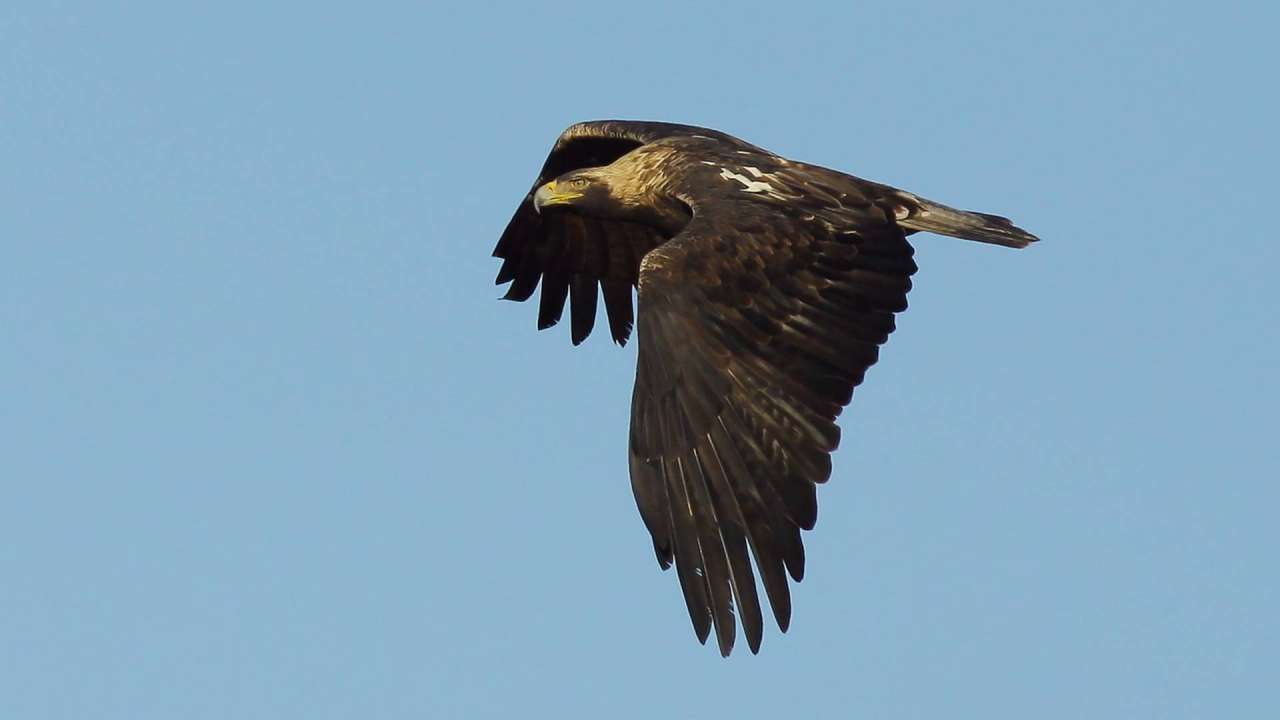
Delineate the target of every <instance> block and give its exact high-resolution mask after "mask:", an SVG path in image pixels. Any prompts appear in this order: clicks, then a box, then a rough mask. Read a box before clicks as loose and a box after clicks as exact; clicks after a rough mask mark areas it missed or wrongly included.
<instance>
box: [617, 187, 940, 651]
mask: <svg viewBox="0 0 1280 720" xmlns="http://www.w3.org/2000/svg"><path fill="white" fill-rule="evenodd" d="M741 205H742V206H741V207H732V208H730V207H720V208H718V210H717V209H716V208H712V209H710V210H708V209H706V208H700V209H697V210H695V215H694V219H693V220H692V221H691V222H690V223H689V225H688V226H686V228H685V229H684V231H683V232H681V233H680V234H679V235H677V236H676V237H675V238H674V239H672V240H671V241H669V242H667V243H666V244H664V245H662V246H661V247H659V248H657V249H656V250H653V251H652V252H650V253H649V254H648V255H647V256H646V257H645V259H644V262H643V265H642V270H641V273H640V283H639V287H640V293H639V297H640V313H639V322H638V329H637V332H638V334H639V338H640V350H639V358H638V365H637V370H636V385H635V391H634V396H633V400H632V411H631V441H630V467H631V481H632V489H633V491H634V493H635V497H636V502H637V505H638V506H639V509H640V513H641V515H642V516H643V518H644V521H645V524H646V526H647V527H648V529H649V532H650V533H651V534H652V536H653V543H654V548H655V550H656V552H657V555H658V561H659V563H660V564H661V565H662V566H663V567H664V568H665V567H668V566H669V565H670V564H671V562H672V561H673V560H674V562H675V565H676V571H677V574H678V575H679V578H680V584H681V586H682V587H683V590H684V596H685V601H686V604H687V605H688V609H689V614H690V617H691V618H692V620H693V626H694V631H695V633H696V634H697V636H698V638H699V640H701V641H703V642H705V641H706V638H707V636H708V634H709V632H710V629H711V627H712V626H713V625H714V627H715V629H716V635H717V639H718V641H719V646H720V651H721V653H722V654H725V655H727V654H728V653H729V651H730V650H731V649H732V647H733V643H734V637H735V634H736V631H735V612H734V607H735V606H736V608H737V613H736V615H737V619H739V620H740V621H741V622H742V625H743V629H744V632H745V634H746V637H747V641H748V643H749V646H750V648H751V650H752V652H756V651H757V650H758V648H759V646H760V640H761V635H762V619H761V609H760V602H759V599H758V596H757V593H756V586H755V580H754V577H753V575H752V567H751V563H750V561H749V559H748V554H747V553H748V548H750V549H751V551H752V553H753V554H754V556H755V564H756V567H757V568H758V570H759V572H760V575H761V579H762V582H763V585H764V588H765V591H766V593H767V595H768V597H769V600H770V603H771V605H772V606H773V613H774V616H775V618H776V619H777V622H778V625H779V627H780V628H781V629H782V630H783V631H785V630H786V628H787V626H788V624H789V622H790V617H791V598H790V591H789V588H788V584H787V579H786V572H788V571H789V573H790V575H791V577H792V578H793V579H795V580H797V581H798V580H800V578H801V577H802V576H803V573H804V548H803V545H802V544H801V540H800V530H801V529H810V528H812V527H813V525H814V522H815V521H816V520H817V499H816V487H815V485H816V484H817V483H821V482H824V481H825V480H826V479H827V478H828V477H829V475H830V473H831V459H830V454H831V451H832V450H834V449H835V447H836V445H837V443H838V442H839V429H838V428H837V427H836V424H835V420H836V416H837V415H839V413H840V411H841V409H842V408H843V407H844V406H845V405H846V404H847V403H848V402H849V400H850V398H851V396H852V393H853V389H854V387H855V386H856V385H858V384H859V383H860V382H861V381H862V378H863V374H864V373H865V372H866V370H867V368H868V367H870V366H871V365H872V364H873V363H874V362H875V361H876V358H877V356H878V351H879V346H880V345H881V344H882V343H883V342H884V341H885V340H886V339H887V338H888V336H889V333H890V332H892V331H893V328H894V313H896V312H898V311H900V310H903V309H905V308H906V305H907V291H908V290H909V289H910V287H911V280H910V276H911V274H912V273H914V272H915V269H916V265H915V262H914V261H913V259H912V254H913V251H912V248H911V246H910V245H909V244H908V243H907V241H906V239H905V237H904V235H903V232H902V230H901V229H900V228H899V227H897V225H896V224H894V223H893V222H892V221H891V220H888V219H886V218H884V217H883V215H881V216H879V219H876V218H875V217H873V213H868V215H867V219H866V220H865V222H861V221H860V222H858V223H857V224H855V225H854V226H846V227H838V228H832V227H831V226H830V225H826V224H824V223H822V222H820V221H817V220H815V219H814V217H813V216H812V215H809V216H807V220H806V216H804V215H794V214H788V213H779V212H773V211H771V210H770V209H769V208H768V207H767V206H764V205H760V204H753V203H745V202H744V203H741ZM784 568H785V570H784Z"/></svg>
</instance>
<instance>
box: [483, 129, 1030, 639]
mask: <svg viewBox="0 0 1280 720" xmlns="http://www.w3.org/2000/svg"><path fill="white" fill-rule="evenodd" d="M921 230H926V231H930V232H935V233H940V234H942V235H950V236H953V237H958V238H965V239H968V240H977V241H980V242H986V243H994V244H996V245H1003V246H1005V247H1011V248H1021V247H1025V246H1026V245H1027V244H1029V243H1032V242H1034V241H1035V240H1036V239H1037V238H1036V237H1035V236H1034V235H1031V234H1030V233H1027V232H1025V231H1023V230H1022V229H1020V228H1017V227H1015V226H1014V225H1013V224H1012V223H1011V222H1010V221H1009V220H1008V219H1006V218H1003V217H998V216H995V215H987V214H983V213H975V212H966V211H963V210H956V209H954V208H950V207H947V206H945V205H941V204H938V203H935V202H932V201H929V200H926V199H924V198H921V197H919V196H917V195H913V194H912V193H909V192H906V191H903V190H898V189H896V188H892V187H889V186H887V185H880V184H878V183H874V182H869V181H867V180H862V179H860V178H856V177H853V176H850V175H845V174H844V173H840V172H836V171H834V170H828V169H827V168H823V167H818V166H816V165H809V164H807V163H802V162H796V161H794V160H787V159H785V158H781V157H778V156H777V155H774V154H773V153H771V152H768V151H767V150H763V149H761V148H758V147H756V146H754V145H750V144H748V143H745V142H743V141H741V140H738V139H737V138H734V137H731V136H729V135H726V134H724V133H721V132H717V131H715V130H708V129H705V128H699V127H692V126H688V125H675V124H670V123H658V122H630V121H614V120H606V121H599V122H585V123H579V124H577V125H573V126H571V127H569V128H568V129H567V130H565V131H564V133H562V134H561V135H560V137H559V139H557V140H556V143H555V146H554V147H553V148H552V149H551V154H550V155H549V156H548V157H547V160H546V163H545V164H544V165H543V166H542V172H541V173H540V174H539V175H538V179H537V180H536V181H535V182H534V184H533V188H532V189H531V190H530V191H529V194H528V195H526V196H525V198H524V201H523V202H521V203H520V207H519V208H518V209H517V210H516V213H515V216H514V217H513V218H512V219H511V222H510V223H509V224H508V225H507V228H506V230H505V231H504V232H503V233H502V238H501V239H500V240H499V241H498V246H497V248H496V249H495V250H494V252H493V254H494V256H495V257H498V258H501V259H502V268H501V270H499V271H498V279H497V282H498V283H499V284H501V283H506V282H510V283H511V286H510V288H509V289H508V291H507V293H506V295H505V298H506V299H509V300H526V299H528V298H529V297H530V296H531V295H532V294H533V291H534V290H535V289H536V288H537V286H538V284H539V283H541V284H542V294H541V297H540V299H539V306H538V327H539V329H542V328H548V327H551V326H552V325H555V324H556V323H557V322H558V321H559V320H560V317H561V315H562V313H563V311H564V307H565V301H566V300H568V301H569V327H570V333H571V336H572V339H573V343H574V344H575V345H576V344H578V343H580V342H582V341H583V340H584V339H585V338H586V337H587V335H588V334H589V333H590V332H591V329H592V326H593V325H594V324H595V317H596V306H597V298H598V296H600V295H603V296H604V307H605V314H606V315H607V317H608V322H609V331H610V333H611V334H612V336H613V339H614V341H615V342H617V343H618V344H620V345H621V344H623V343H625V342H626V341H627V338H628V336H629V335H630V333H631V326H632V321H633V318H635V319H636V322H637V326H638V329H637V332H638V334H639V337H640V350H639V359H638V362H637V368H636V383H635V390H634V394H633V396H632V401H631V441H630V453H629V454H630V472H631V487H632V491H633V492H634V493H635V498H636V504H637V505H638V506H639V509H640V516H641V517H642V518H643V520H644V524H645V526H646V527H647V528H648V530H649V533H650V534H651V535H652V536H653V547H654V550H655V552H656V553H657V555H658V564H659V565H661V566H662V567H663V568H664V569H665V568H668V567H670V566H671V564H672V562H674V563H675V566H676V573H677V575H678V576H679V578H680V586H681V587H682V588H683V591H684V599H685V603H686V604H687V605H688V608H689V616H690V617H691V618H692V620H693V629H694V632H695V633H696V634H697V637H698V640H699V641H700V642H703V643H705V642H706V640H707V636H708V635H709V634H710V632H711V628H712V627H714V628H715V631H716V639H717V640H718V642H719V645H720V653H721V654H722V655H726V656H727V655H728V654H729V652H730V650H732V648H733V643H734V638H735V635H736V630H735V625H736V623H737V622H741V623H742V627H743V631H744V633H745V635H746V637H747V643H748V645H749V646H750V648H751V651H752V652H753V653H755V652H758V651H759V648H760V639H761V635H762V633H763V619H762V613H761V609H760V598H759V596H758V594H757V590H756V581H755V577H754V574H753V570H752V564H751V560H750V559H749V558H748V550H749V551H750V553H751V555H753V556H754V558H755V569H756V571H758V572H759V574H760V579H761V581H762V585H763V586H764V591H765V594H766V595H767V596H768V598H769V603H770V605H772V607H773V615H774V617H775V618H776V619H777V622H778V627H779V628H780V629H781V630H782V631H783V632H786V630H787V626H788V625H789V624H790V621H791V594H790V590H789V588H788V584H787V577H786V576H787V575H788V574H789V575H790V576H791V578H792V579H793V580H795V581H796V582H799V581H800V579H801V578H802V577H803V576H804V546H803V545H802V544H801V540H800V531H801V530H810V529H812V528H813V526H814V522H815V521H816V520H817V512H818V511H817V507H818V506H817V492H816V491H817V485H818V484H819V483H822V482H825V481H826V480H827V478H828V477H829V476H830V475H831V452H832V451H833V450H835V449H836V446H837V445H838V444H839V441H840V430H839V428H838V427H836V417H837V416H838V415H839V414H840V411H841V410H842V409H843V408H844V406H845V405H847V404H848V403H849V401H850V399H851V397H852V395H853V389H854V387H856V386H857V385H858V384H859V383H860V382H862V378H863V375H864V374H865V373H866V371H867V368H869V367H870V366H871V365H872V364H873V363H875V361H876V357H877V355H878V353H879V348H880V345H881V344H883V343H884V342H885V340H886V339H887V338H888V337H889V333H891V332H893V329H894V313H897V312H901V311H902V310H904V309H906V307H907V291H908V290H910V289H911V275H912V274H913V273H914V272H915V271H916V264H915V261H914V260H913V259H912V255H913V252H914V251H913V249H912V247H911V245H910V244H909V243H908V242H907V235H910V234H912V233H914V232H918V231H921ZM633 287H635V288H637V289H638V297H639V307H640V310H639V315H638V317H637V316H636V315H635V314H634V312H633V309H632V303H631V297H632V288H633ZM735 608H736V611H735Z"/></svg>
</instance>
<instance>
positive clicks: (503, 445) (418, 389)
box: [0, 0, 1280, 720]
mask: <svg viewBox="0 0 1280 720" xmlns="http://www.w3.org/2000/svg"><path fill="white" fill-rule="evenodd" d="M179 5H185V4H179ZM725 7H727V6H723V5H717V6H715V7H714V8H713V7H711V6H710V5H708V6H705V7H701V8H699V7H690V6H676V5H669V6H666V5H662V4H658V3H642V4H637V3H626V4H622V3H601V2H594V3H580V2H572V1H569V0H562V1H560V2H554V3H518V4H517V3H511V4H509V5H490V4H486V3H469V4H465V3H450V4H443V3H440V4H430V3H382V4H378V5H377V6H375V7H359V8H356V7H354V6H352V7H336V6H328V5H325V4H320V5H317V4H316V3H297V4H270V5H269V6H263V5H261V4H257V3H237V2H231V3H217V4H216V8H204V9H193V8H190V7H176V6H175V4H174V3H124V4H119V5H114V4H113V7H108V4H107V3H71V2H41V3H34V2H18V3H10V4H6V5H5V7H4V8H3V9H0V717H5V718H33V719H34V718H41V719H46V718H47V719H51V720H52V719H57V718H76V719H80V718H95V719H107V718H130V719H140V718H165V719H170V718H186V719H203V718H210V719H214V718H216V719H219V720H225V719H226V718H236V719H237V720H253V719H256V718H282V717H298V718H308V719H310V720H323V719H327V718H352V717H362V718H424V717H425V718H437V717H439V718H447V717H467V718H507V717H513V716H525V717H551V716H553V713H555V714H556V715H555V716H566V717H616V718H652V717H659V716H661V717H670V718H682V717H695V716H696V717H735V718H755V717H762V718H763V717H768V718H777V717H780V716H789V717H840V718H844V717H868V718H934V717H948V718H984V719H987V718H993V717H994V718H1001V717H1008V718H1027V717H1035V718H1041V719H1043V718H1134V717H1160V718H1204V717H1231V718H1273V717H1277V716H1278V715H1280V699H1278V698H1277V691H1276V687H1277V680H1278V679H1280V678H1278V677H1277V668H1278V667H1280V650H1278V648H1280V620H1278V619H1277V611H1276V608H1277V606H1278V605H1280V572H1278V571H1277V568H1278V567H1280V564H1278V563H1277V561H1276V549H1277V547H1278V546H1280V528H1278V526H1277V510H1278V509H1280V484H1278V483H1277V478H1280V449H1278V442H1277V438H1276V434H1277V430H1276V428H1277V422H1276V413H1277V406H1278V405H1280V389H1278V388H1277V379H1276V372H1277V369H1278V368H1280V339H1278V337H1277V332H1276V322H1277V318H1278V317H1280V302H1278V301H1277V297H1278V294H1277V290H1276V284H1275V280H1274V278H1275V273H1276V267H1277V264H1278V263H1280V251H1277V241H1276V230H1275V228H1274V224H1275V220H1276V212H1275V207H1276V201H1275V197H1274V193H1275V192H1276V180H1275V174H1274V173H1275V167H1276V165H1277V161H1278V160H1280V158H1278V157H1277V155H1278V152H1277V148H1278V146H1280V144H1278V143H1277V141H1276V137H1275V128H1276V127H1278V126H1280V112H1278V110H1277V95H1276V91H1275V68H1277V67H1280V53H1277V51H1276V49H1275V38H1274V33H1273V31H1274V29H1275V27H1276V26H1277V23H1278V22H1280V10H1277V9H1276V6H1275V4H1274V3H1262V2H1257V3H1232V2H1225V3H1216V4H1215V3H1210V4H1205V3H1180V2H1173V3H1165V4H1160V5H1159V6H1158V7H1157V5H1154V4H1151V3H1145V2H1144V3H1139V2H1082V3H1017V4H1015V3H996V2H966V3H953V2H930V1H925V0H921V1H920V2H912V3H874V4H873V3H829V4H821V3H820V4H812V5H809V4H804V3H784V4H781V5H779V4H777V3H769V4H761V5H754V4H750V3H748V4H737V5H735V6H734V8H733V9H732V10H726V9H725ZM607 117H622V118H634V119H655V120H671V121H678V122H685V123H693V124H700V125H707V126H711V127H715V128H718V129H721V130H724V131H727V132H730V133H732V134H735V135H738V136H740V137H742V138H744V139H746V140H748V141H750V142H752V143H755V144H758V145H761V146H763V147H766V148H769V149H771V150H773V151H775V152H778V153H780V154H783V155H786V156H789V157H793V158H797V159H802V160H808V161H812V162H816V163H819V164H822V165H826V166H829V167H834V168H838V169H842V170H846V171H848V172H851V173H853V174H856V175H860V176H863V177H867V178H871V179H875V180H879V181H882V182H886V183H890V184H894V185H898V186H900V187H905V188H907V189H910V190H912V191H914V192H917V193H919V194H921V195H925V196H927V197H931V198H935V199H937V200H939V201H942V202H946V203H948V204H952V205H957V206H961V207H968V208H973V209H977V210H983V211H988V212H995V213H1001V214H1008V215H1010V216H1012V217H1013V218H1014V219H1015V220H1017V221H1018V223H1019V224H1020V225H1023V226H1024V227H1026V228H1028V229H1030V230H1032V231H1033V232H1035V233H1037V234H1038V235H1040V236H1041V237H1042V238H1043V239H1044V241H1043V242H1042V243H1041V244H1039V245H1038V246H1035V247H1033V248H1031V249H1029V250H1026V251H1022V252H1014V251H1010V250H1006V249H1003V248H998V247H992V246H985V245H979V244H976V243H966V242H961V241H957V240H953V239H949V238H941V237H936V236H928V235H919V236H916V237H915V238H914V240H913V242H914V243H915V245H916V247H917V249H918V252H917V259H918V261H919V264H920V272H919V274H918V275H917V276H916V278H915V279H916V289H915V290H914V291H913V292H912V295H911V309H910V310H909V311H907V312H906V313H905V314H904V315H902V316H901V317H900V319H899V323H898V331H897V333H895V335H894V336H893V338H892V339H891V340H890V341H889V343H888V345H887V347H886V348H885V350H884V352H882V353H881V362H880V364H879V365H877V366H876V367H875V368H873V369H872V370H871V372H870V373H869V375H868V379H867V382H866V383H865V384H864V385H863V386H862V388H861V389H859V390H858V392H857V394H856V397H855V398H854V403H853V405H852V406H851V407H850V409H848V410H847V411H846V412H845V414H844V416H843V418H842V423H841V424H842V427H843V429H844V436H843V437H844V440H843V444H842V447H841V448H840V450H839V451H838V452H837V454H836V456H835V472H834V475H833V477H832V479H831V481H830V482H829V483H828V484H827V485H826V486H825V487H824V488H823V489H822V490H821V492H820V506H821V510H820V519H819V523H818V527H817V529H816V530H815V531H814V532H812V533H809V534H807V535H806V545H807V548H808V557H809V573H808V577H807V578H806V579H805V581H804V582H803V583H801V584H800V585H798V586H796V587H795V589H794V590H793V597H794V603H795V615H794V622H793V624H792V629H791V631H790V632H789V633H787V634H786V635H781V634H780V633H778V632H777V631H776V628H767V629H766V634H765V639H764V647H763V652H762V653H761V654H760V655H759V656H755V657H753V656H752V655H750V654H749V653H748V652H746V651H745V642H742V641H741V640H740V641H739V652H737V653H735V654H734V656H733V657H732V658H730V659H729V660H727V661H725V660H721V659H720V658H719V656H718V654H717V653H716V652H715V650H714V648H713V647H702V646H699V645H698V644H697V643H696V641H695V639H694V637H693V633H692V630H691V628H690V626H689V621H688V618H687V616H686V613H685V609H684V605H683V602H682V600H681V597H680V593H679V589H678V584H677V581H676V578H675V575H674V573H672V572H668V573H662V572H660V571H659V570H658V568H657V565H656V563H655V562H654V560H653V556H652V550H651V547H650V543H649V539H648V536H647V534H646V532H645V530H644V528H643V526H642V524H641V522H640V519H639V517H638V515H637V514H636V511H635V506H634V503H633V501H632V498H631V490H630V486H629V483H628V480H627V475H626V440H627V423H628V412H629V402H630V393H631V382H632V379H633V374H634V363H635V348H634V346H628V347H627V348H625V349H618V348H617V347H616V346H614V345H613V344H612V343H611V342H610V341H609V340H608V337H607V334H606V333H605V332H604V331H603V329H602V328H601V327H599V326H598V327H597V330H596V333H595V334H594V335H593V336H592V337H591V338H590V339H589V340H588V341H587V342H586V343H585V344H584V345H583V346H581V347H579V348H576V349H575V348H573V347H571V345H570V343H569V338H568V329H567V327H566V326H565V325H561V326H558V327H556V328H554V329H552V330H548V331H545V332H541V333H539V332H537V331H536V330H535V318H536V306H535V305H533V304H531V303H526V304H516V303H503V302H500V301H498V300H497V297H498V296H499V295H500V294H501V290H500V289H498V288H495V287H494V286H493V277H494V275H495V274H496V272H497V269H498V263H497V261H495V260H493V259H492V258H491V257H490V252H491V250H492V247H493V244H494V242H495V241H496V240H497V238H498V235H499V234H500V232H501V230H502V228H503V227H504V225H505V223H506V221H507V219H508V218H509V216H510V214H511V212H512V211H513V209H514V208H515V206H516V204H517V203H518V201H519V200H520V198H521V197H522V196H523V194H524V193H525V192H526V190H527V189H528V186H529V183H530V182H531V181H532V180H533V178H534V177H535V175H536V174H537V170H538V168H539V167H540V165H541V163H542V161H543V158H544V157H545V154H546V152H547V150H548V148H549V147H550V145H551V143H552V142H553V140H554V139H555V137H556V135H557V134H558V133H559V132H560V130H561V129H563V128H564V127H565V126H566V125H568V124H570V123H572V122H574V121H579V120H586V119H597V118H607Z"/></svg>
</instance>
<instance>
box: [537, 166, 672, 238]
mask: <svg viewBox="0 0 1280 720" xmlns="http://www.w3.org/2000/svg"><path fill="white" fill-rule="evenodd" d="M643 159H644V156H643V154H641V153H639V152H638V151H637V152H632V153H628V154H627V155H624V156H623V157H621V158H619V159H618V160H616V161H614V162H613V163H611V164H609V165H605V166H602V167H591V168H582V169H580V170H572V171H570V172H567V173H565V174H563V175H561V176H560V177H558V178H556V179H555V180H552V181H551V182H548V183H545V184H543V185H541V186H539V187H538V188H537V189H536V190H535V191H534V193H533V207H534V209H536V210H537V211H538V212H542V211H543V210H544V208H564V209H567V210H570V211H572V212H576V213H578V214H580V215H585V216H587V217H593V218H599V219H601V220H626V221H629V222H634V223H639V224H642V225H648V226H651V227H654V228H657V229H658V230H660V231H662V233H663V234H664V235H666V236H667V237H671V236H673V235H675V234H676V233H677V232H679V231H680V229H681V228H683V227H684V226H685V224H686V223H688V222H689V218H690V217H692V215H693V213H692V211H691V210H690V208H689V206H688V205H687V204H685V202H684V201H682V200H681V199H680V198H678V197H676V196H675V195H674V194H671V193H669V192H667V191H666V190H665V188H666V185H667V183H666V182H665V179H666V178H665V176H664V175H663V173H662V171H661V169H660V168H656V167H654V166H652V165H651V164H647V163H645V162H643Z"/></svg>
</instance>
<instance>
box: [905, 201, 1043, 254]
mask: <svg viewBox="0 0 1280 720" xmlns="http://www.w3.org/2000/svg"><path fill="white" fill-rule="evenodd" d="M892 201H893V214H894V217H895V218H896V219H897V221H898V224H899V225H901V226H902V227H903V228H905V229H906V230H908V231H909V232H915V231H925V232H933V233H938V234H939V235H950V236H951V237H958V238H963V239H965V240H977V241H978V242H984V243H991V244H993V245H1003V246H1005V247H1011V248H1024V247H1026V246H1028V245H1030V244H1031V243H1033V242H1035V241H1037V240H1039V239H1040V238H1038V237H1036V236H1035V235H1032V234H1031V233H1029V232H1027V231H1026V230H1023V229H1022V228H1020V227H1018V226H1016V225H1014V224H1013V223H1012V222H1011V221H1010V220H1009V218H1006V217H1000V216H999V215H988V214H986V213H980V212H969V211H967V210H957V209H955V208H953V207H947V206H946V205H943V204H941V203H936V202H933V201H932V200H925V199H924V198H921V197H916V196H915V195H912V194H911V193H908V192H903V191H901V190H899V191H898V192H897V193H895V195H894V197H893V199H892Z"/></svg>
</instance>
